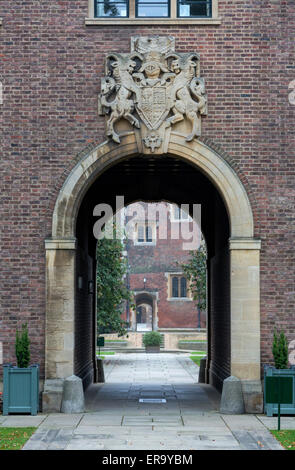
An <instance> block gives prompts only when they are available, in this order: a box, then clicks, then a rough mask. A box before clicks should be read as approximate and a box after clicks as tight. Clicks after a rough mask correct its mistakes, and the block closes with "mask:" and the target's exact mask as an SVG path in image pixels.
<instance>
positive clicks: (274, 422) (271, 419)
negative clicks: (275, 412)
mask: <svg viewBox="0 0 295 470" xmlns="http://www.w3.org/2000/svg"><path fill="white" fill-rule="evenodd" d="M258 419H259V421H260V422H261V423H262V424H263V425H264V426H265V427H267V428H268V429H278V417H277V416H264V415H259V416H258ZM281 429H295V416H284V415H283V416H281Z"/></svg>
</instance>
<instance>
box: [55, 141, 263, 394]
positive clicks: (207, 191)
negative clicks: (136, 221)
mask: <svg viewBox="0 0 295 470" xmlns="http://www.w3.org/2000/svg"><path fill="white" fill-rule="evenodd" d="M129 137H130V136H129ZM129 137H127V138H126V142H125V143H124V142H123V144H122V145H121V148H120V149H118V147H116V146H114V145H110V144H105V145H102V146H100V147H98V149H97V150H95V151H94V152H93V153H92V154H90V155H88V156H87V157H86V158H85V159H84V160H83V161H82V162H81V163H80V164H78V165H77V167H76V168H75V169H74V170H73V172H72V174H71V175H70V176H69V178H68V180H67V182H66V183H65V185H64V188H63V190H62V191H61V193H60V195H59V198H58V200H57V203H56V208H55V213H54V217H53V238H52V239H51V240H48V241H47V243H46V248H47V276H48V281H49V282H48V286H49V290H48V292H47V306H48V309H47V325H48V335H47V353H46V355H47V358H46V359H47V370H46V378H47V379H50V378H55V377H60V378H64V377H66V376H68V375H71V374H73V373H74V374H76V375H78V376H80V377H82V378H83V380H84V383H85V384H88V383H90V382H91V381H92V380H93V373H94V372H93V371H95V363H96V362H95V355H96V354H95V353H96V348H95V346H96V341H95V336H96V335H95V315H94V311H95V299H94V296H93V295H92V294H90V293H89V289H88V285H89V281H90V282H91V281H93V280H94V278H95V248H96V239H95V238H94V236H93V225H94V222H95V220H96V219H95V218H94V217H93V209H94V207H95V206H96V205H97V204H99V203H105V204H109V205H110V206H111V207H112V208H113V211H114V212H115V211H116V209H117V207H116V196H122V195H123V196H124V203H125V205H127V204H130V203H132V202H134V201H139V200H140V201H151V202H157V201H170V202H173V203H175V204H177V205H181V204H189V205H190V207H192V205H193V204H200V205H201V208H202V227H201V229H202V233H203V235H204V237H205V239H206V244H207V250H208V280H209V282H208V319H207V325H208V356H207V367H206V381H207V383H211V384H212V385H214V386H215V387H216V388H218V389H219V390H220V389H221V387H222V383H223V380H224V379H225V378H226V377H228V376H229V375H236V376H238V377H239V378H241V379H242V380H243V381H246V382H247V381H248V382H249V381H251V383H253V382H256V383H259V381H260V324H259V283H258V279H259V249H260V244H259V241H257V240H254V239H253V217H252V212H251V207H250V204H249V200H248V198H247V195H246V192H245V190H244V188H243V186H242V184H241V183H240V181H239V179H238V178H237V176H236V175H235V173H234V172H233V170H232V169H231V168H230V167H229V165H228V164H227V163H226V162H225V161H224V160H223V159H222V158H221V157H220V156H218V155H217V154H216V153H215V152H213V151H211V150H210V149H208V147H206V146H205V145H204V144H202V143H199V142H195V143H194V144H193V145H191V144H190V145H189V144H186V145H181V146H180V145H178V140H177V138H174V137H173V135H172V138H171V143H170V150H171V151H170V152H169V153H167V154H165V155H161V156H153V155H144V156H143V155H140V154H138V153H137V152H136V151H135V149H136V145H135V143H134V142H133V143H132V145H131V144H130V139H129ZM131 140H132V139H131ZM168 150H169V149H168ZM69 279H70V280H69ZM68 280H69V281H68ZM60 282H62V283H64V284H65V283H67V287H68V288H67V289H63V294H62V295H61V297H60V298H57V297H56V293H55V295H54V294H53V289H54V287H55V286H58V285H59V283H60ZM79 286H80V287H79ZM61 303H62V308H63V309H64V315H63V318H64V319H63V318H59V322H60V323H59V325H60V326H61V329H60V332H59V333H60V335H62V336H63V339H64V347H61V348H60V350H58V348H55V347H54V333H51V331H52V330H53V324H54V311H56V308H55V306H56V305H57V304H58V305H60V304H61ZM55 336H56V335H55ZM66 340H67V342H68V343H67V345H66V347H65V341H66Z"/></svg>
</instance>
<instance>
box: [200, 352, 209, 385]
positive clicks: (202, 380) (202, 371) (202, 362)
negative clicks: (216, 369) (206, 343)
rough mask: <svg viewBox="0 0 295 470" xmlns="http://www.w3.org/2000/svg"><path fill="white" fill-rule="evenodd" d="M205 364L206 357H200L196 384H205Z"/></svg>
mask: <svg viewBox="0 0 295 470" xmlns="http://www.w3.org/2000/svg"><path fill="white" fill-rule="evenodd" d="M206 363H207V357H206V356H205V357H202V359H201V360H200V368H199V379H198V382H199V384H204V383H206V377H205V375H206Z"/></svg>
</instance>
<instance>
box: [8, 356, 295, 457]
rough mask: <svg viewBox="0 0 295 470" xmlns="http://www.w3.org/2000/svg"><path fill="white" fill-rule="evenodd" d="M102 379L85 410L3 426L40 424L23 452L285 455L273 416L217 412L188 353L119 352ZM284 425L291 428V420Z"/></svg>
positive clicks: (294, 421)
mask: <svg viewBox="0 0 295 470" xmlns="http://www.w3.org/2000/svg"><path fill="white" fill-rule="evenodd" d="M105 376H106V383H105V384H94V385H91V386H90V387H89V388H88V389H87V392H86V397H85V398H86V412H85V413H81V414H62V413H60V414H49V415H46V414H41V413H40V414H39V415H38V416H28V415H26V416H24V415H23V416H14V415H10V416H8V417H5V416H0V426H2V427H4V426H5V427H8V426H22V427H23V426H36V427H38V429H37V430H36V432H35V434H34V435H33V436H32V437H31V439H30V440H29V441H28V442H27V443H26V445H25V446H24V450H31V449H33V450H41V449H42V450H43V449H44V450H56V449H61V450H62V449H64V450H87V449H91V450H100V449H103V450H129V449H130V450H135V449H139V450H208V449H210V450H214V449H216V450H241V449H243V450H245V449H246V450H254V449H255V450H269V449H278V450H282V447H281V446H280V444H279V443H278V442H277V441H276V440H275V439H274V437H273V436H272V435H271V433H270V432H269V430H268V429H276V426H277V418H268V417H266V416H265V415H257V416H255V415H246V414H245V415H222V414H220V413H219V411H218V410H219V402H220V395H219V394H218V393H217V392H216V391H215V390H214V389H213V388H212V387H210V386H209V385H203V384H198V383H197V377H198V367H197V366H196V365H195V364H194V363H193V362H192V361H191V360H190V359H189V357H188V355H186V354H166V353H161V354H143V353H138V354H135V353H129V354H116V355H115V356H112V357H111V356H110V359H108V360H107V364H106V366H105ZM146 399H148V400H151V399H160V400H161V403H145V402H141V401H139V400H146ZM281 424H282V429H295V417H291V418H288V417H282V423H281Z"/></svg>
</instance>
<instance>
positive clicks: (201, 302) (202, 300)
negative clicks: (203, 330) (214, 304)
mask: <svg viewBox="0 0 295 470" xmlns="http://www.w3.org/2000/svg"><path fill="white" fill-rule="evenodd" d="M181 267H182V270H183V272H184V274H185V275H186V278H187V279H188V281H189V290H190V291H191V293H192V295H193V299H194V300H195V301H196V302H197V309H198V317H199V319H198V327H200V318H201V310H205V309H206V301H207V253H206V248H205V245H203V244H202V245H200V247H199V248H198V250H196V251H191V256H190V259H189V261H188V262H187V263H184V264H182V265H181Z"/></svg>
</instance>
